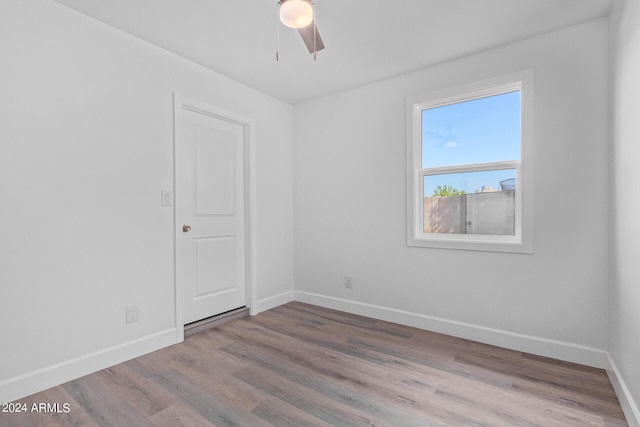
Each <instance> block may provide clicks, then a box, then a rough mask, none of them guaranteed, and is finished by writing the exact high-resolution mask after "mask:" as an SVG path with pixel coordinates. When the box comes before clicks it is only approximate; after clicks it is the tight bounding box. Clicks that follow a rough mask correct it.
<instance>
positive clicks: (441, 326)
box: [294, 291, 609, 369]
mask: <svg viewBox="0 0 640 427" xmlns="http://www.w3.org/2000/svg"><path fill="white" fill-rule="evenodd" d="M294 293H295V300H296V301H300V302H305V303H309V304H314V305H318V306H321V307H326V308H333V309H336V310H341V311H345V312H348V313H353V314H359V315H362V316H368V317H373V318H375V319H380V320H386V321H389V322H394V323H399V324H401V325H407V326H413V327H416V328H420V329H425V330H428V331H433V332H439V333H443V334H446V335H451V336H454V337H460V338H465V339H468V340H472V341H477V342H482V343H485V344H491V345H495V346H498V347H503V348H508V349H512V350H516V351H522V352H526V353H532V354H537V355H539V356H546V357H552V358H554V359H559V360H564V361H568V362H573V363H579V364H582V365H588V366H593V367H596V368H601V369H607V368H608V367H609V361H608V359H607V353H606V351H604V350H600V349H596V348H592V347H586V346H581V345H578V344H572V343H568V342H562V341H555V340H550V339H546V338H540V337H535V336H530V335H524V334H516V333H513V332H509V331H504V330H500V329H493V328H487V327H484V326H478V325H473V324H469V323H463V322H457V321H454V320H448V319H442V318H438V317H433V316H427V315H424V314H419V313H412V312H408V311H404V310H397V309H393V308H388V307H382V306H377V305H372V304H365V303H361V302H357V301H351V300H346V299H341V298H335V297H329V296H326V295H319V294H314V293H310V292H302V291H294Z"/></svg>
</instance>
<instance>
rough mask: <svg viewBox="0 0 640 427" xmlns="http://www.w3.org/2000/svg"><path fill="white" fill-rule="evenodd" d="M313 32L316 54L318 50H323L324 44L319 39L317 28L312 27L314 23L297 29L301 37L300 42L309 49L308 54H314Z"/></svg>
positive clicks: (320, 38)
mask: <svg viewBox="0 0 640 427" xmlns="http://www.w3.org/2000/svg"><path fill="white" fill-rule="evenodd" d="M314 30H315V33H316V43H315V51H316V52H317V51H319V50H322V49H324V43H322V37H320V33H319V32H318V27H317V26H316V25H314V22H311V24H309V25H307V26H306V27H304V28H298V32H299V33H300V36H301V37H302V41H304V44H305V45H306V46H307V49H309V53H313V52H314V49H313V32H314Z"/></svg>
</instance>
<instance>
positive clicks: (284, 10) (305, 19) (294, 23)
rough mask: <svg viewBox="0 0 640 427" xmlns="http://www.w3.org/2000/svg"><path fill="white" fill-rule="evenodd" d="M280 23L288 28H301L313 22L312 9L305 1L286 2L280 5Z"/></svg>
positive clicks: (292, 0) (290, 0) (289, 0)
mask: <svg viewBox="0 0 640 427" xmlns="http://www.w3.org/2000/svg"><path fill="white" fill-rule="evenodd" d="M280 21H281V22H282V23H283V24H284V25H286V26H287V27H290V28H303V27H306V26H307V25H309V24H311V21H313V8H312V7H311V3H309V2H308V1H305V0H286V1H284V2H282V4H281V5H280Z"/></svg>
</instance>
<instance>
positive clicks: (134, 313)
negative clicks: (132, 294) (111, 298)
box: [126, 305, 140, 323]
mask: <svg viewBox="0 0 640 427" xmlns="http://www.w3.org/2000/svg"><path fill="white" fill-rule="evenodd" d="M126 312H127V318H126V322H127V323H133V322H137V321H138V320H140V307H139V306H137V305H131V306H128V307H127V309H126Z"/></svg>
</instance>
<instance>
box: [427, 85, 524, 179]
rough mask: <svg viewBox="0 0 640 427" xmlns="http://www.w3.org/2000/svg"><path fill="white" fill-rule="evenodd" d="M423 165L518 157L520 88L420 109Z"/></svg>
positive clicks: (513, 158) (483, 161)
mask: <svg viewBox="0 0 640 427" xmlns="http://www.w3.org/2000/svg"><path fill="white" fill-rule="evenodd" d="M421 137H422V167H423V168H432V167H440V166H458V165H468V164H475V163H487V162H501V161H506V160H519V159H520V91H515V92H508V93H503V94H500V95H494V96H488V97H486V98H479V99H474V100H471V101H463V102H458V103H455V104H449V105H443V106H440V107H434V108H429V109H426V110H423V111H422V136H421Z"/></svg>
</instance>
